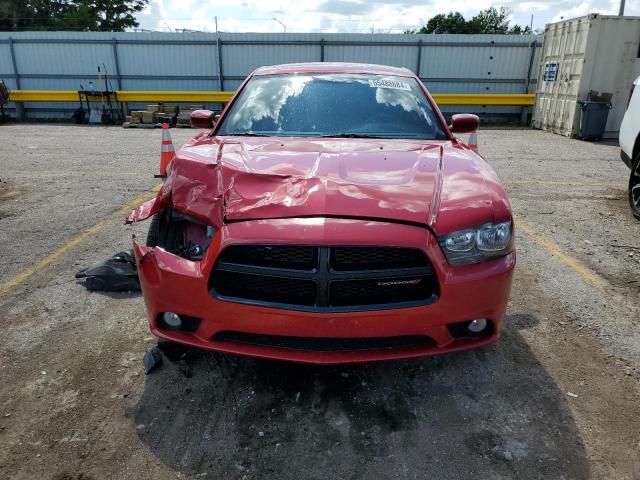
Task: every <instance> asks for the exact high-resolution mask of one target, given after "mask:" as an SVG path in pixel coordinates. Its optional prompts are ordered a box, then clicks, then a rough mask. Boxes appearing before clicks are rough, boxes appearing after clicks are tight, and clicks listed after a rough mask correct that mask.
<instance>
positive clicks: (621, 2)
mask: <svg viewBox="0 0 640 480" xmlns="http://www.w3.org/2000/svg"><path fill="white" fill-rule="evenodd" d="M624 1H625V0H620V8H619V9H618V15H619V16H621V17H623V16H624Z"/></svg>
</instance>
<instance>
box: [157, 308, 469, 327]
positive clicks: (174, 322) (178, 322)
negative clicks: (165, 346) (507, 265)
mask: <svg viewBox="0 0 640 480" xmlns="http://www.w3.org/2000/svg"><path fill="white" fill-rule="evenodd" d="M162 320H163V321H164V324H165V325H166V326H167V327H169V328H180V327H182V319H181V318H180V315H178V314H177V313H173V312H165V313H163V314H162ZM474 321H475V320H474Z"/></svg>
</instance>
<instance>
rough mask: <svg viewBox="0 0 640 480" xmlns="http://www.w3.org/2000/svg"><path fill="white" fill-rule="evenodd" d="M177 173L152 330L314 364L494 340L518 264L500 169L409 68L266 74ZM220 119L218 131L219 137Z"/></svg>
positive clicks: (207, 118) (147, 285) (164, 211)
mask: <svg viewBox="0 0 640 480" xmlns="http://www.w3.org/2000/svg"><path fill="white" fill-rule="evenodd" d="M192 123H194V125H196V126H201V127H206V130H203V131H201V132H200V133H199V134H198V135H196V136H195V137H194V138H193V139H191V140H189V141H188V142H187V143H186V144H185V145H184V146H183V147H182V148H181V149H180V150H179V151H178V152H177V154H176V156H175V158H174V159H173V160H172V161H171V163H170V164H169V166H168V168H167V178H166V181H165V183H164V185H163V187H162V189H161V190H160V192H159V193H158V196H157V198H155V199H154V200H152V201H150V202H148V203H146V204H143V205H142V206H140V207H139V208H137V209H135V210H134V211H133V212H132V213H131V214H130V216H129V217H128V219H127V221H128V222H129V223H130V222H135V221H140V220H144V219H147V218H152V220H151V225H150V228H149V235H148V238H147V242H146V245H142V244H139V243H137V242H135V240H134V251H135V255H136V259H137V262H138V268H139V274H140V281H141V285H142V291H143V294H144V301H145V304H146V308H147V311H148V314H149V321H150V325H151V331H152V332H153V333H154V334H155V335H157V336H158V337H161V338H164V339H167V340H170V341H172V342H177V343H181V344H186V345H190V346H193V347H199V348H206V349H212V350H217V351H221V352H228V353H233V354H240V355H250V356H254V357H262V358H272V359H281V360H291V361H297V362H308V363H324V364H331V363H350V362H363V361H374V360H387V359H396V358H409V357H418V356H423V355H432V354H438V353H444V352H453V351H458V350H464V349H468V348H473V347H480V346H483V345H488V344H491V343H494V342H495V341H496V340H497V339H498V336H499V335H500V324H501V321H502V318H503V316H504V313H505V309H506V305H507V300H508V297H509V290H510V287H511V279H512V274H513V269H514V266H515V262H516V256H515V251H514V241H513V236H514V233H513V219H512V215H511V208H510V205H509V201H508V199H507V195H506V193H505V190H504V187H503V186H502V185H501V183H500V181H499V179H498V177H497V176H496V174H495V172H494V171H493V169H492V168H491V167H490V166H489V165H488V164H487V163H486V161H485V160H483V159H482V157H480V156H479V155H478V154H476V153H475V152H474V151H473V150H471V149H470V148H469V146H468V145H466V144H464V143H462V142H461V141H460V140H459V139H457V138H456V137H455V136H454V134H458V133H470V132H474V131H475V130H476V129H477V127H478V118H477V117H476V116H475V115H468V114H462V115H454V116H453V118H452V122H451V125H449V126H447V124H446V122H445V120H444V117H443V116H442V114H441V113H440V110H439V109H438V107H437V105H436V104H435V102H434V100H433V98H432V97H431V96H430V95H429V92H428V91H427V90H426V88H425V87H424V85H423V84H422V83H421V82H420V80H419V79H418V78H417V77H416V75H414V74H413V73H412V72H410V71H409V70H407V69H404V68H392V67H386V66H379V65H359V64H346V63H306V64H292V65H279V66H272V67H262V68H259V69H257V70H256V71H254V72H253V73H252V74H251V75H250V76H249V77H248V78H247V79H246V80H245V82H244V83H243V84H242V85H241V87H240V88H239V89H238V91H237V93H236V94H235V96H234V97H233V99H232V100H231V102H230V103H229V104H228V105H227V107H226V109H225V110H224V111H223V112H222V114H221V116H220V117H219V118H216V120H215V122H214V118H213V113H212V112H208V111H198V112H194V113H193V114H192ZM214 123H215V124H214Z"/></svg>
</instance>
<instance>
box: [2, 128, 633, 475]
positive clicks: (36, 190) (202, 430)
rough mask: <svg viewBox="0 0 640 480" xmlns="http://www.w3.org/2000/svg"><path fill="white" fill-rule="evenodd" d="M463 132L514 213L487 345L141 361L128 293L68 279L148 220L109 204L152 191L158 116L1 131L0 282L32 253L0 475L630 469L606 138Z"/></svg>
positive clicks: (623, 279) (620, 173) (629, 313)
mask: <svg viewBox="0 0 640 480" xmlns="http://www.w3.org/2000/svg"><path fill="white" fill-rule="evenodd" d="M192 133H193V132H192V131H190V130H172V135H173V137H174V142H175V143H176V144H177V145H179V144H180V143H181V142H182V141H184V140H185V139H186V138H187V137H188V136H190V135H191V134H192ZM479 137H480V138H479V140H480V142H479V143H480V148H481V151H482V153H483V154H484V155H485V157H486V158H487V160H488V161H489V162H490V163H491V164H492V165H494V167H495V168H496V170H497V171H498V173H499V174H500V176H501V178H502V179H503V180H504V181H505V183H506V185H507V187H508V189H509V192H510V197H511V201H512V204H513V207H514V211H515V215H516V219H517V221H518V222H519V224H520V226H521V227H520V228H519V229H518V238H517V242H518V255H519V257H518V266H517V269H516V277H515V282H514V287H513V293H512V298H511V302H510V305H509V309H508V315H507V319H506V321H505V326H504V336H503V339H502V340H501V342H500V343H499V344H498V345H496V346H494V347H490V348H485V349H480V350H475V351H470V352H464V353H461V354H455V355H447V356H442V357H433V358H427V359H423V360H413V361H399V362H388V363H380V364H371V365H361V366H350V367H343V368H341V367H331V368H327V367H323V368H319V367H309V366H300V365H293V364H283V363H276V362H265V361H256V360H250V359H242V358H234V357H228V356H223V355H217V354H211V353H198V352H191V353H190V354H189V355H188V356H187V358H186V359H183V360H177V361H168V360H167V359H165V362H164V364H163V366H162V367H161V368H160V369H159V370H158V371H156V372H155V373H153V374H152V375H149V376H147V377H145V376H144V375H143V374H142V367H141V360H142V355H143V354H144V351H145V349H149V348H151V347H152V346H154V345H155V344H156V341H155V339H154V338H153V337H152V336H151V335H150V334H149V333H148V329H147V324H146V318H145V313H144V307H143V304H142V299H141V297H140V296H139V295H133V294H131V295H127V294H110V295H106V294H99V293H88V292H87V291H86V290H85V289H84V287H83V286H82V285H80V284H78V283H76V281H75V280H74V278H73V274H74V272H75V271H76V270H78V269H79V268H80V267H81V266H85V265H89V264H91V263H93V262H94V261H95V260H97V259H102V258H105V257H107V256H108V255H111V254H112V253H114V252H116V251H119V250H124V249H127V248H129V245H130V240H129V238H130V235H131V234H132V233H138V234H139V233H143V232H144V231H145V229H146V225H145V224H141V225H138V226H135V227H133V228H131V227H125V226H123V225H122V221H123V217H124V214H123V210H122V206H123V205H124V204H126V203H127V202H130V201H132V200H134V199H137V198H140V197H141V196H145V195H151V194H150V193H149V190H150V189H151V188H152V187H153V186H154V185H156V183H157V180H154V179H153V177H152V173H153V172H154V171H155V169H156V168H157V155H158V151H159V144H160V131H159V130H134V129H130V130H124V129H120V128H102V127H77V126H59V125H56V126H49V125H9V126H3V127H0V145H2V146H3V147H2V150H1V151H0V167H1V168H0V244H1V245H2V248H1V249H0V286H1V285H5V284H6V282H9V281H12V279H14V278H15V276H16V275H17V274H19V273H20V272H23V271H25V269H29V268H32V267H33V266H34V265H36V264H38V262H42V263H41V264H40V265H39V267H38V269H37V271H36V272H35V273H34V274H33V275H32V276H30V277H29V278H26V279H25V280H24V281H22V282H17V283H16V285H15V287H12V288H11V289H10V290H9V291H7V292H5V293H0V313H1V315H0V327H1V328H2V329H3V341H2V343H1V344H0V442H1V444H2V445H3V448H2V449H0V478H12V479H14V478H15V479H32V478H43V479H56V480H62V479H84V480H87V479H102V478H131V479H146V478H149V479H160V478H203V477H204V478H239V479H240V478H260V479H264V478H273V479H289V478H290V479H302V478H310V479H311V478H313V479H315V478H361V477H368V478H403V479H405V478H406V479H410V478H425V477H432V478H439V479H463V478H492V479H493V478H498V479H500V478H554V479H555V478H557V479H583V478H597V479H601V478H611V479H624V478H628V479H636V478H640V457H639V455H638V452H640V383H639V378H640V331H639V329H638V323H639V320H640V307H639V305H638V298H639V295H638V290H639V279H640V275H638V272H639V270H640V249H639V247H640V244H639V242H638V238H640V222H637V221H635V220H634V219H633V218H632V216H631V214H630V212H629V209H628V206H627V204H626V191H625V186H626V183H627V180H628V170H627V169H626V167H625V166H624V165H623V164H622V162H621V161H620V160H619V153H618V152H619V150H618V147H617V146H615V145H605V144H590V143H584V142H578V141H574V140H568V139H566V138H562V137H559V136H556V135H552V134H548V133H543V132H539V131H531V130H524V129H523V130H519V129H515V130H507V129H504V130H503V129H495V130H483V131H482V132H481V133H480V135H479ZM94 225H97V227H95V228H92V227H93V226H94ZM87 229H90V230H89V231H88V232H87ZM83 232H85V234H84V236H83V237H82V240H81V241H79V242H76V243H74V244H73V245H71V247H70V248H68V249H65V250H62V251H60V250H58V249H59V248H60V246H61V245H64V244H65V243H66V242H68V241H69V240H71V239H73V238H76V237H77V236H78V235H81V234H83ZM552 252H554V253H555V254H552ZM558 252H560V253H559V254H558ZM52 254H53V256H51V255H52ZM563 255H565V256H563ZM43 259H44V261H43ZM576 265H577V266H578V270H580V266H582V267H584V270H582V274H581V273H579V272H578V271H576V268H575V267H576ZM594 279H595V280H594Z"/></svg>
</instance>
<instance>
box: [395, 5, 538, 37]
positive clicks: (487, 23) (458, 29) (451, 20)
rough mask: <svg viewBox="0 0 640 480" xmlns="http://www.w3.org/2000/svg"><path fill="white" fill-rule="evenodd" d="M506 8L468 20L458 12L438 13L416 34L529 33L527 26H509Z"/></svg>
mask: <svg viewBox="0 0 640 480" xmlns="http://www.w3.org/2000/svg"><path fill="white" fill-rule="evenodd" d="M510 14H511V11H510V10H509V9H508V8H505V7H500V9H499V10H497V9H496V8H494V7H491V8H487V9H486V10H482V11H480V12H479V13H478V14H477V15H476V16H474V17H472V18H471V19H470V20H466V19H465V18H464V17H463V16H462V14H461V13H460V12H449V13H448V14H446V15H445V14H443V13H440V14H438V15H436V16H435V17H432V18H431V19H429V21H428V22H427V24H426V25H425V26H424V27H422V28H421V29H420V30H418V32H417V33H494V34H495V33H498V34H507V33H511V34H515V35H524V34H528V33H531V29H530V28H529V27H528V26H525V27H522V26H520V25H514V26H512V27H511V26H510V25H509V15H510ZM404 33H416V31H415V30H406V31H405V32H404Z"/></svg>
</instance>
